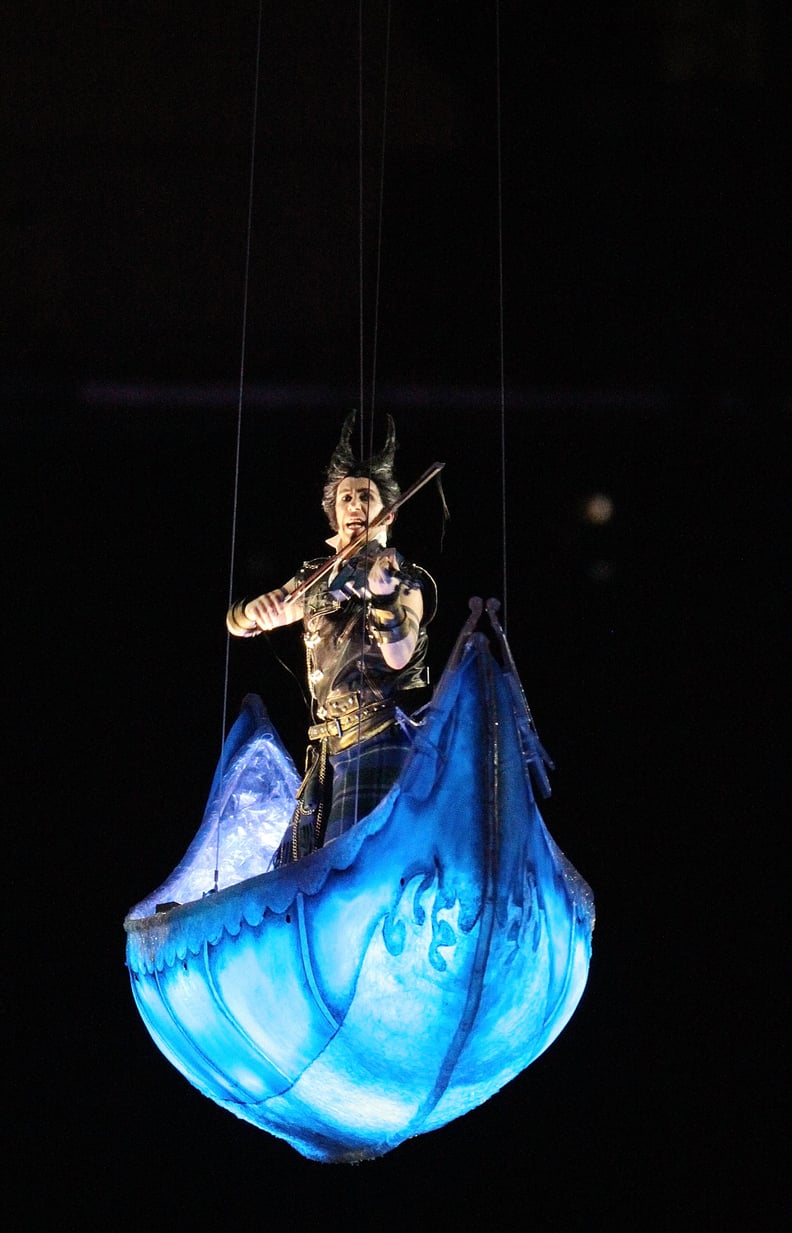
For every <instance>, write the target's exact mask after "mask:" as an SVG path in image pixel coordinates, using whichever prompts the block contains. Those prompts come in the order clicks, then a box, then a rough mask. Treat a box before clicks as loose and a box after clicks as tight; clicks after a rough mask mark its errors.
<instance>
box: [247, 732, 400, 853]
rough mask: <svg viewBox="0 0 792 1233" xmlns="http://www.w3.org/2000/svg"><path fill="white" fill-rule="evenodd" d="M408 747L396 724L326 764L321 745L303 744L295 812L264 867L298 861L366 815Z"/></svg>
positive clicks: (392, 779) (389, 784)
mask: <svg viewBox="0 0 792 1233" xmlns="http://www.w3.org/2000/svg"><path fill="white" fill-rule="evenodd" d="M411 748H412V741H411V739H410V737H409V735H408V734H407V733H406V732H405V731H404V729H403V728H402V726H401V724H399V723H394V724H391V725H390V726H389V727H387V728H385V729H384V731H382V732H378V733H377V734H376V736H371V737H369V739H368V740H367V741H361V742H360V743H359V744H357V745H351V746H350V747H349V749H342V750H341V751H340V752H339V753H334V754H329V756H327V758H326V761H325V758H324V757H323V753H322V746H321V745H311V746H309V748H308V754H307V758H306V764H307V769H306V776H305V779H304V780H303V782H302V785H301V788H300V794H299V797H298V801H297V808H296V809H295V811H294V814H293V816H292V820H291V823H290V825H289V827H288V829H287V831H286V834H285V835H284V836H283V839H282V840H281V843H280V847H279V848H278V850H277V851H276V853H275V855H274V857H273V859H272V863H271V866H270V867H271V868H273V869H278V868H280V866H281V865H289V864H291V862H292V861H294V860H295V859H296V860H301V859H302V857H303V856H307V855H308V854H309V852H313V851H315V850H316V848H319V847H322V846H323V844H325V843H329V842H330V841H331V840H332V839H337V838H338V837H339V835H343V834H344V832H345V831H348V830H349V829H350V827H352V826H354V825H355V823H356V822H359V821H360V819H361V818H365V817H366V815H367V814H370V813H371V811H372V809H374V808H375V806H377V805H378V804H379V803H380V801H381V800H382V798H383V797H384V796H386V795H387V794H388V792H389V791H390V789H391V788H392V787H393V785H394V783H395V782H396V780H397V779H398V778H399V775H400V773H401V770H402V767H403V766H404V763H405V762H406V760H407V755H408V753H409V752H410V749H411ZM325 752H326V751H325ZM325 819H326V822H325Z"/></svg>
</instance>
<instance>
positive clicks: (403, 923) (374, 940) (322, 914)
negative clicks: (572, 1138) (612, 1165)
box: [125, 600, 594, 1162]
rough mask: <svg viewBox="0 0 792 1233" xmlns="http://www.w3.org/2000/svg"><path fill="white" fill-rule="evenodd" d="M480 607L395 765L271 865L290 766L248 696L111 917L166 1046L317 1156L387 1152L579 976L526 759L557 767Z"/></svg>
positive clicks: (576, 923) (441, 1113)
mask: <svg viewBox="0 0 792 1233" xmlns="http://www.w3.org/2000/svg"><path fill="white" fill-rule="evenodd" d="M482 607H483V605H482V602H481V600H471V617H470V619H469V620H468V622H467V623H466V625H465V627H464V629H463V631H462V633H461V635H460V638H459V640H458V642H457V646H456V648H455V651H454V653H453V655H452V657H451V660H450V661H449V664H448V666H447V667H446V670H445V672H444V674H443V677H442V679H441V681H440V684H439V685H438V688H437V690H436V692H435V696H434V699H433V701H432V702H431V703H430V704H429V705H428V706H427V707H426V708H425V710H424V711H423V712H422V713H421V715H420V719H421V721H422V722H421V725H420V726H419V727H418V728H417V730H416V733H415V739H414V747H413V750H412V752H411V754H410V757H409V761H408V763H407V765H406V767H405V770H404V771H403V773H402V776H401V779H400V781H399V782H398V784H396V785H395V786H394V787H393V788H392V789H391V791H390V793H389V794H388V796H387V797H386V798H385V799H384V800H383V801H382V802H381V803H380V804H379V805H378V806H377V808H376V809H375V810H374V811H373V812H372V813H371V814H369V815H368V816H367V817H365V818H363V819H362V820H361V821H360V822H358V824H357V825H356V826H354V827H353V828H352V829H351V830H349V831H348V832H346V833H345V834H344V835H342V836H341V837H340V838H339V839H337V840H335V841H334V842H333V843H330V844H329V845H328V846H327V847H325V848H322V849H320V850H319V851H317V852H314V853H312V854H311V855H309V856H307V857H305V858H303V860H301V861H298V862H297V863H295V864H289V865H285V866H283V867H281V868H279V869H276V870H274V871H271V872H261V870H263V869H265V868H266V866H267V863H268V860H269V859H270V857H271V854H272V853H273V852H274V850H275V848H276V847H277V845H278V842H279V840H280V837H281V835H282V834H283V832H284V830H285V828H286V826H287V824H288V821H289V817H290V815H291V811H292V806H293V797H294V791H295V790H296V787H297V782H298V778H299V777H298V775H297V772H296V770H295V769H294V766H293V764H292V763H291V761H290V759H289V757H288V755H287V754H286V752H285V750H284V749H283V747H282V745H281V743H280V741H279V739H278V737H277V735H276V733H275V731H274V729H273V728H272V725H271V724H270V722H269V720H268V718H267V715H266V712H265V710H264V707H263V705H262V703H261V701H260V699H258V698H256V697H254V696H251V697H249V698H248V699H246V702H245V706H244V708H243V712H242V714H241V716H240V718H239V720H238V721H237V723H236V724H235V726H234V728H233V729H232V730H231V732H230V734H229V736H228V739H227V742H226V747H225V750H224V753H223V758H222V759H221V764H220V769H219V770H218V773H217V775H216V777H215V781H214V784H213V786H212V792H211V796H210V799H209V804H208V806H207V810H206V814H205V817H204V821H203V824H202V827H201V829H200V830H199V832H198V835H197V836H196V838H195V840H194V842H193V844H192V846H191V847H190V849H189V851H188V852H187V855H186V856H185V858H184V860H183V861H182V863H181V864H180V865H179V867H178V868H177V869H176V870H175V872H174V873H173V874H172V876H171V877H170V878H169V879H168V881H167V882H166V883H165V884H164V885H163V886H162V887H160V889H159V890H158V891H157V892H155V894H154V895H152V896H150V897H149V898H148V899H146V900H144V901H143V902H142V903H140V904H138V905H137V907H136V908H134V909H133V910H132V911H131V912H130V914H129V916H128V918H127V920H126V922H125V928H126V931H127V964H128V967H129V972H130V977H131V981H132V990H133V993H134V997H135V1001H136V1002H137V1005H138V1009H139V1010H140V1014H141V1016H142V1018H143V1021H144V1022H145V1024H146V1027H147V1028H148V1030H149V1032H150V1033H151V1035H152V1037H153V1038H154V1040H155V1042H156V1044H157V1045H158V1046H159V1048H160V1049H161V1050H162V1052H163V1053H164V1054H165V1056H166V1057H167V1058H169V1060H170V1061H171V1062H172V1063H173V1064H174V1066H175V1067H176V1068H177V1069H178V1070H180V1071H181V1073H182V1074H183V1075H185V1077H186V1078H187V1079H189V1080H190V1082H191V1083H193V1084H194V1085H195V1086H196V1087H197V1088H198V1089H199V1091H201V1092H203V1093H204V1094H205V1095H207V1096H210V1097H211V1098H212V1099H213V1100H215V1101H216V1102H217V1103H218V1104H219V1105H222V1106H223V1107H224V1108H226V1109H229V1110H231V1111H232V1112H233V1113H236V1114H237V1115H238V1116H239V1117H241V1118H244V1119H246V1120H247V1121H249V1122H252V1123H253V1124H254V1125H257V1126H260V1127H262V1128H263V1129H265V1130H267V1131H269V1132H270V1133H271V1134H273V1135H277V1136H279V1137H280V1138H283V1139H286V1140H287V1141H288V1142H289V1143H291V1144H292V1146H293V1147H295V1148H296V1149H297V1151H299V1152H301V1153H302V1154H303V1155H304V1156H307V1157H309V1158H311V1159H314V1160H321V1161H328V1162H332V1161H349V1162H354V1161H359V1160H364V1159H367V1158H372V1157H376V1156H381V1155H383V1154H384V1153H386V1152H388V1151H390V1150H391V1149H392V1148H394V1147H396V1146H397V1145H398V1144H399V1143H401V1142H403V1141H404V1140H405V1139H407V1138H409V1137H411V1136H413V1135H417V1134H422V1133H424V1132H426V1131H430V1130H434V1129H436V1128H438V1127H440V1126H443V1125H444V1124H445V1123H446V1122H449V1121H451V1120H452V1119H453V1118H456V1117H459V1116H460V1115H461V1114H463V1113H466V1112H468V1111H469V1110H471V1109H473V1108H475V1107H476V1106H477V1105H479V1104H481V1103H482V1102H483V1101H485V1100H487V1099H488V1098H489V1097H490V1096H492V1095H493V1093H495V1092H497V1091H498V1090H499V1088H501V1087H503V1085H504V1084H506V1083H508V1082H509V1081H510V1080H511V1079H513V1078H514V1077H515V1075H517V1074H519V1072H520V1071H521V1070H523V1069H524V1068H525V1067H526V1066H528V1065H529V1063H530V1062H532V1061H533V1060H534V1058H536V1057H537V1056H538V1055H539V1054H540V1053H542V1052H543V1050H544V1049H546V1048H547V1047H548V1045H549V1044H550V1043H551V1042H552V1041H553V1040H554V1039H555V1037H556V1036H557V1035H558V1033H559V1032H560V1031H561V1030H562V1028H563V1027H564V1025H565V1024H566V1023H567V1021H568V1020H569V1018H570V1016H571V1015H572V1013H573V1011H574V1010H575V1007H576V1006H577V1003H578V1001H579V999H580V997H581V994H582V992H583V988H584V986H585V983H586V977H587V974H588V966H589V959H590V955H591V933H592V929H593V925H594V904H593V898H592V894H591V891H590V889H589V887H588V886H587V885H586V883H585V882H584V880H583V879H582V878H581V877H580V875H579V874H578V873H577V872H576V871H575V870H574V869H573V868H572V866H571V865H570V863H569V862H568V861H567V860H566V858H565V857H564V856H563V854H562V853H561V852H560V851H559V849H558V848H557V846H556V845H555V843H554V842H553V840H552V839H551V837H550V835H549V834H548V832H547V830H546V828H545V826H544V823H543V821H542V818H541V816H540V813H539V810H538V808H537V805H536V801H535V797H534V791H533V786H532V777H533V778H534V779H535V780H536V782H537V784H538V786H539V787H540V789H541V790H542V791H543V792H545V794H546V790H548V789H547V777H546V770H545V768H546V766H547V765H550V763H549V760H548V759H547V756H546V755H545V753H544V751H543V750H542V748H541V745H540V744H539V741H538V738H537V736H536V731H535V728H534V725H533V721H532V719H531V715H530V712H529V710H528V707H527V704H526V701H525V696H524V694H523V691H522V686H521V684H520V681H519V678H518V677H517V674H516V671H515V669H514V664H513V661H512V659H511V654H510V652H509V648H508V644H507V643H506V639H505V637H504V635H503V631H502V629H501V627H500V624H499V622H498V619H497V604H496V603H495V602H494V601H489V603H488V604H487V611H488V613H489V617H490V623H491V626H492V629H493V631H494V634H495V651H496V652H497V658H496V655H495V654H494V653H493V651H492V650H491V649H490V644H489V641H488V639H487V637H486V636H485V635H484V634H483V633H481V632H476V626H477V624H478V622H479V619H480V617H481V615H482ZM218 828H219V844H218V841H217V834H218ZM217 852H219V879H220V885H221V886H222V887H223V889H221V890H219V891H218V892H213V891H212V890H211V889H210V888H211V887H212V885H213V882H214V869H215V863H216V860H217V856H216V853H217ZM251 852H253V853H254V854H255V855H251ZM255 861H257V862H258V868H257V869H254V862H255ZM207 891H208V893H207Z"/></svg>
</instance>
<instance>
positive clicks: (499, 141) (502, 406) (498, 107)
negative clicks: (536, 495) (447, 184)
mask: <svg viewBox="0 0 792 1233" xmlns="http://www.w3.org/2000/svg"><path fill="white" fill-rule="evenodd" d="M495 112H496V146H497V180H498V192H497V200H498V342H499V357H500V448H501V458H500V463H501V538H502V545H503V564H502V567H503V613H504V619H503V629H504V631H506V623H507V620H508V616H509V605H508V603H507V599H508V596H507V587H508V568H507V564H508V558H507V526H508V522H507V513H506V378H505V359H504V350H505V347H504V312H503V153H502V146H503V142H502V135H501V30H500V0H495Z"/></svg>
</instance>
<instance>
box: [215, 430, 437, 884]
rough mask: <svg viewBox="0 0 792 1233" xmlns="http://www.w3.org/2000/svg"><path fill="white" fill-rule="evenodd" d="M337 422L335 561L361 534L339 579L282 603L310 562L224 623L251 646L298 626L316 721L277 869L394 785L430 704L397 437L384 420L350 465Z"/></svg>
mask: <svg viewBox="0 0 792 1233" xmlns="http://www.w3.org/2000/svg"><path fill="white" fill-rule="evenodd" d="M354 419H355V413H354V412H352V413H351V414H350V415H349V416H347V419H346V421H345V423H344V427H343V430H342V433H341V438H340V441H339V443H338V446H337V447H336V449H335V451H334V453H333V456H332V459H331V460H330V465H329V467H328V469H327V479H326V484H325V488H324V493H323V500H322V508H323V509H324V512H325V514H326V516H327V518H328V520H329V522H330V526H331V527H332V529H333V531H334V532H335V534H334V535H333V536H332V537H331V538H330V539H328V540H327V543H328V544H329V545H330V547H331V548H332V549H333V550H334V553H337V552H339V551H342V550H343V549H344V548H346V547H348V546H349V545H350V544H351V543H353V542H354V541H355V540H357V539H359V538H360V537H362V536H364V535H365V540H364V542H363V547H362V548H361V549H359V550H358V551H357V553H356V554H355V556H353V557H351V558H349V559H348V560H346V561H344V562H343V563H342V564H341V565H340V566H339V567H338V568H337V569H336V570H335V571H332V572H331V573H330V574H329V575H325V576H324V577H323V578H322V579H321V580H320V581H318V582H315V583H314V584H313V585H310V586H309V587H308V589H307V590H305V591H304V593H303V594H302V595H301V596H300V597H297V598H295V599H293V600H290V598H289V597H290V596H291V595H292V594H293V593H294V591H295V590H297V588H298V587H300V586H301V585H302V584H303V583H304V582H305V581H306V579H308V578H310V577H311V576H312V575H313V574H314V573H315V572H316V571H317V569H319V568H320V567H321V566H322V565H323V564H324V563H325V561H326V560H327V558H322V559H318V560H314V561H307V562H306V563H305V564H304V565H303V566H302V568H301V569H300V570H298V572H297V573H296V574H295V575H294V577H293V578H291V579H290V580H289V581H288V582H287V583H285V585H284V586H282V587H278V588H277V589H276V590H274V591H268V592H266V593H265V594H264V595H259V596H258V597H257V598H254V599H241V600H237V602H236V603H234V604H233V605H232V607H231V608H230V610H229V612H228V616H227V618H226V624H227V626H228V630H229V632H230V633H231V634H233V635H234V636H235V637H242V638H252V637H255V636H256V635H257V634H259V633H262V632H269V631H270V630H273V629H277V628H278V627H280V626H282V625H288V624H291V623H292V622H294V621H298V620H302V621H303V625H304V642H305V647H306V653H307V664H308V685H309V689H310V693H311V700H312V718H313V720H314V723H313V724H312V725H311V727H310V728H309V729H308V739H309V741H310V742H311V743H310V745H309V747H308V750H307V753H306V771H305V778H304V779H303V782H302V784H301V786H300V790H299V793H298V798H297V808H296V810H295V813H294V816H293V818H292V823H291V826H290V828H289V829H288V831H287V832H286V835H285V837H284V840H283V842H282V843H281V846H280V849H279V850H278V852H277V853H276V856H275V860H274V862H273V864H274V865H275V866H277V865H280V864H284V863H287V862H288V861H291V860H298V859H299V858H300V857H301V856H304V855H306V854H307V853H308V852H310V851H312V850H313V849H314V848H317V847H321V846H322V844H323V843H328V842H330V841H331V840H332V839H336V838H337V837H338V836H339V835H341V834H343V833H344V831H346V830H348V829H349V827H350V826H353V825H354V823H355V822H356V821H358V820H359V819H360V818H363V817H365V816H366V815H367V814H368V813H370V812H371V810H372V809H373V808H374V806H375V805H376V804H378V802H379V801H380V800H381V799H382V798H383V797H384V796H385V795H386V793H387V792H388V790H389V789H390V788H391V786H392V785H393V784H394V783H395V782H396V780H397V779H398V776H399V772H400V771H401V769H402V767H403V765H404V762H405V760H406V757H407V754H408V753H409V750H410V746H411V737H410V732H409V720H408V718H407V716H408V715H409V714H410V713H411V712H412V711H414V710H415V709H416V707H417V706H418V705H420V704H421V703H422V702H424V701H425V700H426V696H427V695H426V687H427V686H428V683H429V682H428V670H427V664H426V656H427V635H426V626H427V625H428V623H429V621H430V620H431V619H432V617H433V616H434V612H435V608H436V601H437V592H436V587H435V584H434V581H433V579H432V578H431V577H430V575H429V574H428V573H427V572H426V571H425V570H424V569H421V568H420V566H417V565H413V564H410V563H408V562H407V561H405V559H404V557H403V556H402V554H401V553H400V552H398V551H397V549H396V548H394V547H393V546H389V545H388V542H387V537H388V532H389V529H390V526H391V524H392V522H393V519H394V517H395V514H394V513H387V514H386V517H385V518H384V519H383V520H382V522H381V523H380V524H379V525H378V526H377V527H375V528H372V529H371V531H370V533H369V526H370V523H371V522H372V521H373V520H374V519H376V518H377V516H378V515H379V514H380V513H382V512H383V511H387V510H390V508H391V506H392V505H393V504H394V503H395V502H396V501H397V500H398V498H399V496H400V489H399V486H398V484H397V482H396V479H395V476H394V474H393V459H394V454H395V450H396V434H395V429H394V425H393V420H392V419H391V417H390V416H388V433H387V438H386V442H385V445H384V447H383V449H382V450H381V451H380V452H379V453H378V454H376V455H374V456H373V457H372V458H370V459H368V460H365V461H357V460H356V459H355V456H354V452H353V450H352V447H351V444H350V440H351V434H352V430H353V426H354Z"/></svg>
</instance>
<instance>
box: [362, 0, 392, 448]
mask: <svg viewBox="0 0 792 1233" xmlns="http://www.w3.org/2000/svg"><path fill="white" fill-rule="evenodd" d="M363 3H364V0H359V3H358V279H359V314H358V331H359V351H360V357H359V367H360V456H361V458H363V457H366V456H368V457H369V458H371V457H372V455H373V453H374V405H375V401H376V385H377V358H378V344H379V307H380V285H381V279H382V221H383V214H384V201H385V149H386V144H387V142H386V139H387V127H388V88H389V81H390V46H391V4H390V0H388V4H387V8H386V18H385V53H384V57H385V62H384V67H383V87H382V127H381V136H380V163H379V192H378V200H377V238H376V245H375V257H376V265H375V275H374V299H373V309H372V318H373V319H372V344H371V393H370V402H369V414H368V416H367V415H366V407H365V351H366V347H365V297H364V290H365V272H364V271H365V236H364V215H365V208H364V207H365V176H364V145H365V141H364V136H365V124H364V111H365V108H364V103H363V77H364V72H363V70H364V38H363ZM367 421H368V425H369V431H368V435H369V443H368V451H367V450H366V432H365V425H366V422H367Z"/></svg>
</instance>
